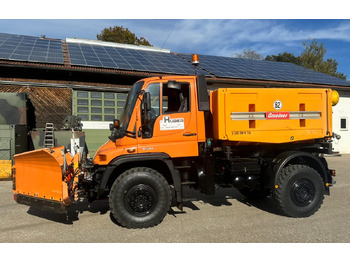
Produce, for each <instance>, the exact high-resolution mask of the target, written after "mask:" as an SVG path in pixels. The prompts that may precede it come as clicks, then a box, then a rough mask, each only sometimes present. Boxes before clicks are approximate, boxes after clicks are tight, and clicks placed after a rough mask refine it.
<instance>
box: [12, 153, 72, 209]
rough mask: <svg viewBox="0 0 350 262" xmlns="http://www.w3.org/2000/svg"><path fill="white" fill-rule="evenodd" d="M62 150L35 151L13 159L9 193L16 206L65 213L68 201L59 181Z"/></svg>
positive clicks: (60, 178) (64, 185)
mask: <svg viewBox="0 0 350 262" xmlns="http://www.w3.org/2000/svg"><path fill="white" fill-rule="evenodd" d="M63 149H64V147H57V148H52V149H38V150H34V151H30V152H25V153H22V154H18V155H15V156H14V160H15V165H14V170H13V193H14V194H15V196H14V199H15V200H16V202H17V203H20V204H25V205H29V206H33V207H37V208H42V209H50V210H56V211H58V212H64V211H65V205H69V204H70V200H69V196H68V188H67V184H66V183H65V182H64V181H62V180H63V175H62V167H63V166H64V158H63V155H62V150H63Z"/></svg>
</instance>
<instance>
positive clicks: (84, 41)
mask: <svg viewBox="0 0 350 262" xmlns="http://www.w3.org/2000/svg"><path fill="white" fill-rule="evenodd" d="M66 43H75V44H88V45H99V46H110V47H118V48H126V49H134V50H143V51H153V52H162V53H170V49H164V48H161V47H153V46H145V45H128V44H120V43H114V42H106V41H100V40H90V39H83V38H69V37H67V38H66Z"/></svg>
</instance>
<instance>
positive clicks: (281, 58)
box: [265, 52, 301, 65]
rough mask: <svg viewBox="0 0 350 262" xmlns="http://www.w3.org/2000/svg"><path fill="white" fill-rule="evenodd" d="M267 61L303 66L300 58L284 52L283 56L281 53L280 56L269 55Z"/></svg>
mask: <svg viewBox="0 0 350 262" xmlns="http://www.w3.org/2000/svg"><path fill="white" fill-rule="evenodd" d="M265 60H267V61H275V62H286V63H293V64H296V65H301V60H300V57H299V56H295V55H294V54H292V53H288V52H284V53H283V54H281V53H279V54H278V55H268V56H266V57H265Z"/></svg>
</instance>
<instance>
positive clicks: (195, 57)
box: [192, 54, 199, 66]
mask: <svg viewBox="0 0 350 262" xmlns="http://www.w3.org/2000/svg"><path fill="white" fill-rule="evenodd" d="M192 65H194V66H197V65H199V58H198V55H197V54H193V55H192Z"/></svg>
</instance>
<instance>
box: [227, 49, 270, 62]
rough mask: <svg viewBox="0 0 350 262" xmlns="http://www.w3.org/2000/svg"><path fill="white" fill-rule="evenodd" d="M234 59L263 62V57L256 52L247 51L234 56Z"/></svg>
mask: <svg viewBox="0 0 350 262" xmlns="http://www.w3.org/2000/svg"><path fill="white" fill-rule="evenodd" d="M234 57H236V58H244V59H253V60H263V59H264V58H263V56H262V55H260V54H259V53H258V52H256V51H254V50H251V49H250V48H249V49H244V50H243V53H236V54H235V55H234Z"/></svg>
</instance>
